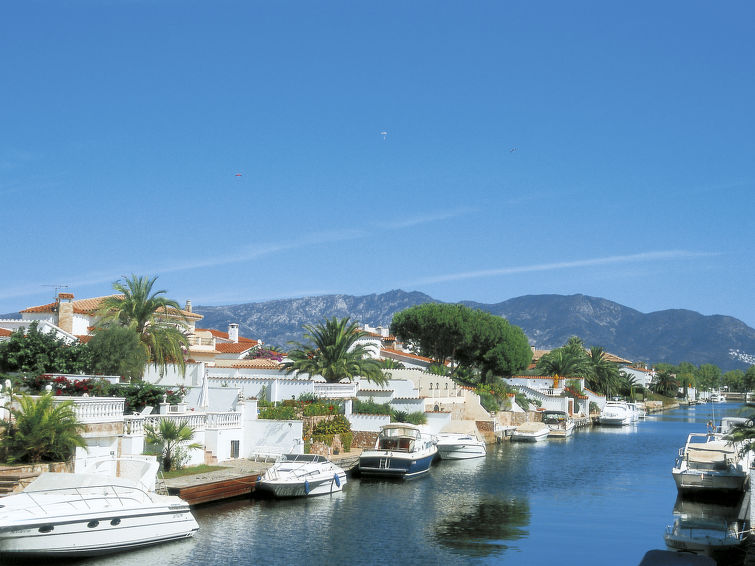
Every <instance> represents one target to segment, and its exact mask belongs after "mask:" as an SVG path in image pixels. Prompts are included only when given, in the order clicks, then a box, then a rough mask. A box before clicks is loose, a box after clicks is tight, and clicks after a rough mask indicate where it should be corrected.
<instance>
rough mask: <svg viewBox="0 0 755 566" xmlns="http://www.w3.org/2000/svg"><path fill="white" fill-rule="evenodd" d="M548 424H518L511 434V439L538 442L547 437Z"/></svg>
mask: <svg viewBox="0 0 755 566" xmlns="http://www.w3.org/2000/svg"><path fill="white" fill-rule="evenodd" d="M550 430H551V429H550V428H548V425H547V424H545V423H542V422H531V423H524V424H521V425H519V426H518V427H516V428H515V429H514V432H513V433H512V434H511V440H514V441H516V442H539V441H540V440H545V439H546V438H548V434H549V433H550Z"/></svg>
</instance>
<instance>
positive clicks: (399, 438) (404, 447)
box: [375, 425, 420, 452]
mask: <svg viewBox="0 0 755 566" xmlns="http://www.w3.org/2000/svg"><path fill="white" fill-rule="evenodd" d="M419 437H420V431H419V430H418V429H416V428H413V427H411V426H406V425H404V426H402V425H398V426H393V425H390V426H386V427H383V430H381V431H380V434H379V435H378V438H377V443H376V445H375V448H376V449H378V450H391V451H394V452H413V451H414V447H415V444H416V441H417V440H418V439H419Z"/></svg>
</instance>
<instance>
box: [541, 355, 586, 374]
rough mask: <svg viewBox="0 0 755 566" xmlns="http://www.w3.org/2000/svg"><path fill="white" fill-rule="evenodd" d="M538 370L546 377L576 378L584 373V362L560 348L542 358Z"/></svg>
mask: <svg viewBox="0 0 755 566" xmlns="http://www.w3.org/2000/svg"><path fill="white" fill-rule="evenodd" d="M537 369H538V371H540V372H544V373H545V374H546V375H560V376H561V377H568V376H572V377H576V376H579V375H581V374H582V373H584V360H583V359H582V358H579V357H577V356H574V355H572V354H571V353H570V352H568V351H567V350H566V349H565V348H558V349H556V350H553V351H552V352H550V353H549V354H547V355H545V356H543V357H542V358H540V361H539V362H538V364H537Z"/></svg>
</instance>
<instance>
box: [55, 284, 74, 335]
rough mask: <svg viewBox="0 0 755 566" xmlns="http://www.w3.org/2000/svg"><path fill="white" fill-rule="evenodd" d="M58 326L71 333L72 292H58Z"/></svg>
mask: <svg viewBox="0 0 755 566" xmlns="http://www.w3.org/2000/svg"><path fill="white" fill-rule="evenodd" d="M57 303H58V328H60V329H61V330H63V331H65V332H68V333H69V334H73V293H58V301H57Z"/></svg>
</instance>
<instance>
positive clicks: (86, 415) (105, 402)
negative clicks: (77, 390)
mask: <svg viewBox="0 0 755 566" xmlns="http://www.w3.org/2000/svg"><path fill="white" fill-rule="evenodd" d="M63 401H73V410H74V412H75V413H76V418H77V419H78V421H79V422H81V423H85V424H91V423H115V422H121V421H122V420H123V407H124V405H125V403H126V400H125V399H124V398H123V397H63V396H59V397H55V403H56V404H57V403H61V402H63Z"/></svg>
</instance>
